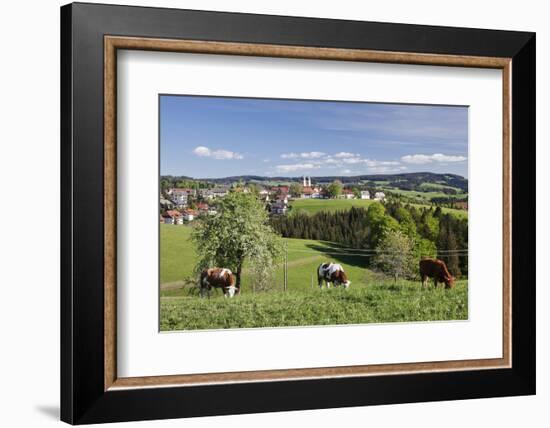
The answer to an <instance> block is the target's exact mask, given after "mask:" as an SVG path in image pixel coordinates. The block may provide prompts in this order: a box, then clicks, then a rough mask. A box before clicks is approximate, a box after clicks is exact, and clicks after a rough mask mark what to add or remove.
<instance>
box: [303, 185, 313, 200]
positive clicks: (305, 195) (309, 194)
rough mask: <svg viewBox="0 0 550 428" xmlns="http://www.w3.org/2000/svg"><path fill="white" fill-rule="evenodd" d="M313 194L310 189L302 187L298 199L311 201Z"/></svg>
mask: <svg viewBox="0 0 550 428" xmlns="http://www.w3.org/2000/svg"><path fill="white" fill-rule="evenodd" d="M314 193H315V192H314V190H313V189H312V188H311V187H304V188H303V189H302V194H301V195H300V197H301V198H302V199H311V198H313V194H314Z"/></svg>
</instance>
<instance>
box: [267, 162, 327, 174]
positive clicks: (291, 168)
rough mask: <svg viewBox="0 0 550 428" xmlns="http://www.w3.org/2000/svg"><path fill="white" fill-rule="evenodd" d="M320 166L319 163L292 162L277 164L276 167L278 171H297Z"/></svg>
mask: <svg viewBox="0 0 550 428" xmlns="http://www.w3.org/2000/svg"><path fill="white" fill-rule="evenodd" d="M315 168H319V166H318V165H315V164H313V163H297V164H291V165H277V166H276V167H275V169H276V170H277V171H278V172H295V171H302V170H305V169H315Z"/></svg>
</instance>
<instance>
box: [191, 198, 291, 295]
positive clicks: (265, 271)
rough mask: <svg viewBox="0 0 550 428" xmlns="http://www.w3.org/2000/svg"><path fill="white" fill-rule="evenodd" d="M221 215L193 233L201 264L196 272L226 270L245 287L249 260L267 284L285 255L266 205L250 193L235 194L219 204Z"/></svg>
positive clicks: (197, 227)
mask: <svg viewBox="0 0 550 428" xmlns="http://www.w3.org/2000/svg"><path fill="white" fill-rule="evenodd" d="M218 209H219V212H218V214H217V215H214V216H208V217H206V218H205V219H204V220H202V221H200V222H198V224H197V226H196V228H195V229H194V231H193V235H192V237H193V240H194V242H195V244H196V248H197V254H198V256H199V257H198V263H197V265H196V271H197V272H199V271H201V270H202V269H204V268H206V267H214V266H217V267H226V268H229V269H231V270H232V271H233V272H234V273H235V276H236V278H237V284H236V285H237V287H240V285H241V274H242V269H243V265H244V263H245V261H246V262H247V263H249V265H250V267H251V269H252V270H253V271H254V272H255V273H256V277H257V278H259V279H258V280H259V281H267V280H268V279H269V277H270V275H271V273H272V271H273V269H274V268H275V262H276V260H277V258H278V257H279V256H280V254H281V251H282V250H281V248H282V243H281V239H280V237H279V236H278V235H277V234H276V233H275V232H274V231H273V229H272V228H271V226H270V225H269V224H268V214H267V212H266V211H265V209H264V206H263V204H262V203H261V202H260V201H258V199H257V198H256V197H254V195H252V194H250V193H242V192H234V193H229V194H228V195H227V196H226V197H224V198H223V199H222V200H221V201H220V202H219V205H218Z"/></svg>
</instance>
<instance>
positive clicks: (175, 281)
mask: <svg viewBox="0 0 550 428" xmlns="http://www.w3.org/2000/svg"><path fill="white" fill-rule="evenodd" d="M304 202H306V201H304ZM312 202H316V201H315V200H312ZM323 202H325V203H326V202H328V201H323ZM334 202H344V203H345V202H364V203H373V201H360V200H337V201H334ZM336 209H338V208H336ZM160 226H161V227H160V254H161V257H160V281H161V286H160V299H161V301H160V304H161V313H160V328H161V330H164V331H169V330H193V329H222V328H252V327H282V326H308V325H335V324H361V323H373V322H411V321H435V320H465V319H467V318H468V282H467V280H460V281H457V283H456V286H455V288H453V289H451V290H445V289H443V288H438V289H435V288H434V287H433V285H432V286H430V287H429V288H426V289H423V288H422V287H421V284H420V280H417V281H407V280H398V281H397V282H394V281H393V279H389V278H387V277H385V276H384V275H381V274H379V273H376V272H373V271H372V270H370V269H367V268H366V261H367V258H366V257H367V256H365V255H364V254H363V253H362V252H357V251H349V250H347V249H344V248H342V247H341V246H338V245H335V244H332V243H328V242H322V241H314V240H304V239H286V240H285V241H286V247H287V254H288V283H287V291H286V292H285V291H283V269H282V266H281V267H279V268H278V269H277V271H276V272H275V275H274V278H273V284H272V287H271V288H270V290H268V291H262V292H254V287H253V285H254V284H253V279H252V278H251V276H250V275H249V274H248V271H247V270H246V267H245V271H244V274H243V278H242V291H241V294H240V295H239V296H237V297H235V298H233V299H226V298H225V297H224V296H223V293H222V292H221V291H220V290H213V291H212V293H211V297H210V298H205V299H201V298H200V297H199V293H198V286H197V280H196V277H195V275H194V274H193V268H194V265H195V262H196V256H195V249H194V245H193V243H192V242H191V241H190V233H191V230H192V226H188V225H184V226H181V225H178V226H175V225H164V224H161V225H160ZM326 261H333V262H337V263H340V264H341V265H342V266H343V268H344V270H345V271H346V273H347V275H348V277H349V279H350V280H351V282H352V283H351V286H350V288H349V289H347V290H346V289H334V288H332V289H328V290H327V289H326V288H323V289H322V290H320V289H319V288H318V286H317V283H316V282H317V278H316V271H317V267H318V266H319V264H320V263H322V262H326ZM440 287H442V286H441V285H440Z"/></svg>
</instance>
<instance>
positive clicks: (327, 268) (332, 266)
mask: <svg viewBox="0 0 550 428" xmlns="http://www.w3.org/2000/svg"><path fill="white" fill-rule="evenodd" d="M323 281H325V283H326V284H327V288H330V283H331V282H332V283H333V284H334V286H335V287H338V286H340V285H343V286H344V288H348V287H349V285H350V284H351V281H349V280H348V277H347V275H346V273H345V272H344V268H343V267H342V265H339V264H338V263H323V264H321V265H319V268H318V269H317V282H318V283H319V288H323Z"/></svg>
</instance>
